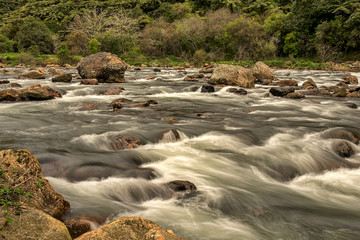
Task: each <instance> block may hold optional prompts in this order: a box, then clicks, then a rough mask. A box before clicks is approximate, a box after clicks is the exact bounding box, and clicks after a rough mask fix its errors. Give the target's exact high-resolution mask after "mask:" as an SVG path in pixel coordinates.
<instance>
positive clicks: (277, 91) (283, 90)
mask: <svg viewBox="0 0 360 240" xmlns="http://www.w3.org/2000/svg"><path fill="white" fill-rule="evenodd" d="M294 91H295V88H293V87H272V88H270V93H271V94H272V95H273V96H277V97H284V96H286V95H288V94H289V93H292V92H294Z"/></svg>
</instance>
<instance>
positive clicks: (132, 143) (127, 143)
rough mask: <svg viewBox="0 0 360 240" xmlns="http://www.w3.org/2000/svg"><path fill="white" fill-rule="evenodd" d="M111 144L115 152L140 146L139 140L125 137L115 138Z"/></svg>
mask: <svg viewBox="0 0 360 240" xmlns="http://www.w3.org/2000/svg"><path fill="white" fill-rule="evenodd" d="M113 142H114V147H115V149H117V150H124V149H133V148H137V147H139V146H140V145H142V144H141V141H140V139H138V138H135V137H130V136H126V135H118V136H116V137H115V139H114V141H113Z"/></svg>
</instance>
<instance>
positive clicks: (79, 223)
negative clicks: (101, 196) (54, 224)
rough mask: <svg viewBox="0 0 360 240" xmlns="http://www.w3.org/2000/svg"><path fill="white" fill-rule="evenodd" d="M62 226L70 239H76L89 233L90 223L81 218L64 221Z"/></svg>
mask: <svg viewBox="0 0 360 240" xmlns="http://www.w3.org/2000/svg"><path fill="white" fill-rule="evenodd" d="M64 224H65V226H66V227H67V229H68V230H69V232H70V235H71V237H72V238H77V237H79V236H81V235H82V234H84V233H87V232H90V231H91V222H90V221H89V220H87V219H86V218H83V217H81V216H78V217H72V218H68V219H65V221H64Z"/></svg>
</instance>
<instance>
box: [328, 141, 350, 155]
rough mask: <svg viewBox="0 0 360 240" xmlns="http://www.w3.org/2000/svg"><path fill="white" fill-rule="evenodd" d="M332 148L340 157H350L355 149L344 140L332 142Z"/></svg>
mask: <svg viewBox="0 0 360 240" xmlns="http://www.w3.org/2000/svg"><path fill="white" fill-rule="evenodd" d="M333 149H334V151H335V152H336V153H337V154H338V155H339V156H340V157H344V158H348V157H351V156H352V155H354V154H355V151H354V149H353V148H352V146H351V145H350V143H348V142H346V141H341V142H337V143H334V145H333Z"/></svg>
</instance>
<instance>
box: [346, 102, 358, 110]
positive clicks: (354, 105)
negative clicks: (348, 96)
mask: <svg viewBox="0 0 360 240" xmlns="http://www.w3.org/2000/svg"><path fill="white" fill-rule="evenodd" d="M344 105H345V106H347V107H348V108H353V109H357V108H358V106H357V105H356V104H355V103H344Z"/></svg>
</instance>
